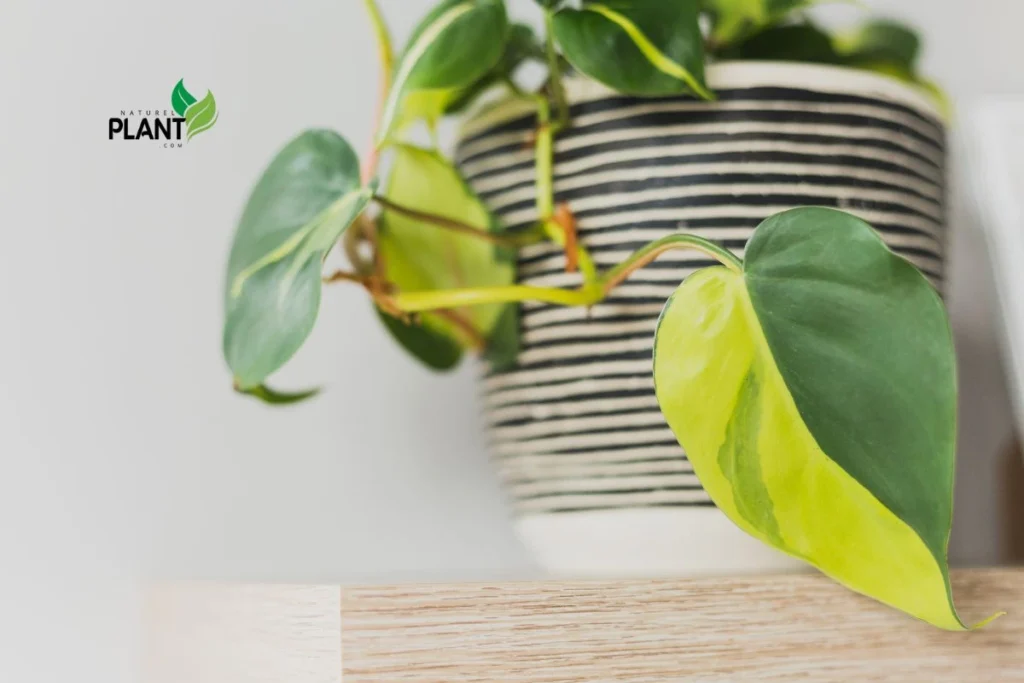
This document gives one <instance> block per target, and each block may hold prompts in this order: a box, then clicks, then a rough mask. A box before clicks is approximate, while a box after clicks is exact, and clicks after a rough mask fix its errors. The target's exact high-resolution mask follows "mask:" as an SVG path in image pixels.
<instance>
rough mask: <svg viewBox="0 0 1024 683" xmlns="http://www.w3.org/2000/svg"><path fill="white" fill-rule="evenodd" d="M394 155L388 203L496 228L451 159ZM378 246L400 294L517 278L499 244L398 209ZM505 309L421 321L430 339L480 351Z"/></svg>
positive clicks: (431, 362)
mask: <svg viewBox="0 0 1024 683" xmlns="http://www.w3.org/2000/svg"><path fill="white" fill-rule="evenodd" d="M395 152H396V154H395V160H394V166H393V167H392V172H391V177H390V179H389V182H388V193H387V198H388V200H390V201H391V202H394V203H396V204H398V205H400V206H403V207H406V208H409V209H414V210H417V211H421V212H425V213H429V214H434V215H437V216H442V217H445V218H448V219H451V220H456V221H460V222H461V223H464V224H467V225H472V226H476V227H478V228H479V229H480V230H481V231H482V232H487V231H489V230H490V229H491V227H492V219H491V216H490V214H489V213H488V212H487V209H486V208H484V206H483V204H482V203H481V202H480V200H479V199H478V198H477V197H476V196H475V195H474V194H473V192H472V191H471V190H470V189H469V187H468V186H467V185H466V184H465V182H464V181H463V179H462V177H461V176H460V175H459V173H458V171H457V170H456V169H455V168H454V167H452V165H451V164H450V163H449V162H448V161H447V160H446V159H444V158H443V157H441V156H440V155H439V154H437V153H435V152H432V151H427V150H423V149H419V148H416V147H412V146H408V145H398V146H396V147H395ZM379 247H380V253H381V256H382V257H383V260H384V264H385V267H386V272H387V278H388V280H390V281H391V282H393V283H394V284H396V285H397V286H398V288H399V290H400V291H402V292H422V291H429V290H443V289H459V288H467V287H496V286H502V285H509V284H511V283H512V281H513V279H514V277H515V272H514V266H513V263H512V262H511V261H510V260H509V259H508V258H503V257H502V254H501V253H500V251H499V249H498V248H496V247H495V246H494V245H493V244H490V243H489V242H486V241H484V240H480V239H476V238H473V237H471V236H466V235H460V234H457V233H453V232H449V231H446V230H443V229H441V228H439V227H437V226H435V225H430V224H427V223H424V222H422V221H420V220H417V219H415V218H410V217H408V216H406V215H402V214H400V213H398V212H395V211H389V210H385V211H384V212H383V214H381V218H380V234H379ZM506 307H507V305H501V304H495V305H483V306H474V307H471V308H465V309H459V310H456V311H449V312H448V313H447V314H445V313H441V314H439V313H427V314H424V315H422V316H421V317H420V321H419V323H420V324H421V325H422V328H423V330H425V331H426V332H427V333H430V334H433V335H438V336H440V337H443V338H445V339H448V340H450V341H454V342H456V343H457V344H458V345H459V346H460V347H474V346H479V345H480V341H481V340H484V341H486V340H487V339H488V338H489V337H490V335H491V333H492V331H493V330H494V329H495V326H496V325H497V323H498V321H499V319H500V318H501V316H502V313H503V311H504V309H505V308H506ZM453 316H454V317H453ZM394 331H395V330H393V329H392V332H393V333H394ZM396 337H398V341H399V342H400V343H402V344H403V346H405V348H406V349H407V350H408V351H410V352H411V353H413V354H414V355H415V356H417V357H418V358H420V360H422V361H423V362H424V363H426V364H427V365H428V366H430V367H434V368H438V367H439V363H438V362H437V361H436V359H431V358H429V357H427V356H426V355H424V354H423V353H422V348H423V346H422V345H420V344H417V345H414V344H412V343H410V339H408V338H403V337H402V336H401V335H396ZM435 346H437V345H435ZM451 365H454V363H452V364H451ZM451 365H448V367H451Z"/></svg>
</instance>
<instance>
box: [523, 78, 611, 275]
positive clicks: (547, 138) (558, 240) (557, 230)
mask: <svg viewBox="0 0 1024 683" xmlns="http://www.w3.org/2000/svg"><path fill="white" fill-rule="evenodd" d="M536 154H537V157H536V162H535V166H536V174H537V215H538V216H539V217H540V225H541V229H542V230H543V231H544V232H545V233H546V234H547V236H548V237H549V238H550V239H551V241H552V242H554V243H555V244H557V245H558V246H560V247H565V233H564V232H563V231H562V227H561V226H560V225H559V224H558V223H557V222H556V221H555V220H554V218H553V216H554V213H555V130H554V128H553V127H552V125H551V105H549V104H548V101H547V98H545V97H538V98H537V150H536ZM576 253H577V257H576V260H577V262H578V264H579V267H580V272H581V273H582V274H583V281H584V282H585V283H586V284H587V285H593V284H594V283H595V282H596V281H597V267H596V266H595V265H594V260H593V259H592V258H591V257H590V253H589V252H588V251H587V250H586V248H584V247H583V246H579V247H578V248H577V250H576Z"/></svg>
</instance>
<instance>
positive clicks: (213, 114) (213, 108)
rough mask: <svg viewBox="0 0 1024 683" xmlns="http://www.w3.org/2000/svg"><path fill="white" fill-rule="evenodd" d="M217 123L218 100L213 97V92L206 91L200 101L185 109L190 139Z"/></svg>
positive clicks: (186, 126)
mask: <svg viewBox="0 0 1024 683" xmlns="http://www.w3.org/2000/svg"><path fill="white" fill-rule="evenodd" d="M215 123H217V102H216V100H214V99H213V93H212V92H210V91H207V92H206V97H204V98H203V99H202V100H200V101H199V102H195V103H193V104H191V105H189V107H188V109H186V110H185V129H186V130H187V132H188V139H189V140H191V139H192V138H193V137H195V136H196V135H198V134H199V133H202V132H203V131H206V130H209V129H210V128H212V127H213V124H215Z"/></svg>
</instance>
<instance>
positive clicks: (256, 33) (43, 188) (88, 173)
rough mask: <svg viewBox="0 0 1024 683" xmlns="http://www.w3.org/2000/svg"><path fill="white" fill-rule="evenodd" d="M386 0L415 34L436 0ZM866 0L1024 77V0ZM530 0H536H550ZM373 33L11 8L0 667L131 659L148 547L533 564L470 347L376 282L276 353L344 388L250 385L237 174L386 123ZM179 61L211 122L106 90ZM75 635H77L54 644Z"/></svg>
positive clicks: (497, 567)
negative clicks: (398, 313)
mask: <svg viewBox="0 0 1024 683" xmlns="http://www.w3.org/2000/svg"><path fill="white" fill-rule="evenodd" d="M382 1H383V5H384V6H385V9H386V10H387V12H388V14H389V16H390V17H391V18H392V23H393V24H394V28H395V30H396V32H397V33H398V34H399V35H404V34H405V33H406V32H407V31H408V30H409V29H410V27H411V25H412V24H413V23H414V21H415V20H416V18H417V17H418V16H419V15H420V14H422V12H423V11H424V8H425V7H427V6H428V4H430V3H429V2H428V0H382ZM869 4H872V5H876V6H879V7H881V6H883V5H885V6H887V9H888V11H891V12H892V13H893V14H896V15H900V16H904V17H906V18H909V19H911V20H913V21H914V22H916V23H917V24H918V25H920V26H921V27H922V28H923V30H924V31H925V32H926V33H927V35H928V37H929V44H930V48H929V49H928V52H927V58H926V67H927V70H928V71H929V72H930V73H932V74H933V75H934V76H935V77H937V78H938V79H939V80H940V81H941V82H942V83H943V84H944V85H945V86H946V87H947V89H948V90H949V92H950V93H951V94H953V96H954V97H955V98H957V99H958V100H960V101H961V102H963V101H966V100H968V99H970V98H972V97H975V96H977V95H979V94H981V93H989V92H1006V91H1012V92H1021V91H1024V71H1022V70H1021V69H1020V65H1021V64H1022V63H1024V45H1022V43H1021V41H1020V40H1019V38H1018V35H1017V34H1018V27H1019V26H1020V25H1021V24H1022V22H1024V5H1022V4H1021V3H1020V2H1017V1H1016V0H975V1H974V2H972V3H959V2H935V0H903V1H900V2H891V3H882V2H873V3H869ZM512 6H513V8H514V10H515V12H516V13H517V14H520V15H521V16H522V15H529V16H533V3H532V2H531V1H530V0H515V1H513V2H512ZM844 11H845V10H844ZM374 54H375V53H374V46H373V43H372V34H371V31H370V30H369V29H368V27H367V24H366V21H365V19H364V17H363V14H362V9H361V3H359V2H358V1H357V0H290V1H289V2H259V1H255V0H247V1H243V0H178V1H177V2H174V3H166V2H155V1H150V2H143V1H142V0H96V1H94V2H87V3H86V2H70V1H67V2H51V3H44V2H29V1H27V0H24V1H23V0H14V2H13V4H12V2H11V0H6V2H4V3H3V7H2V8H0V76H2V78H0V86H2V90H0V124H2V125H0V131H2V133H0V231H2V232H0V234H2V235H3V238H4V240H3V245H4V248H0V314H2V315H0V320H2V321H3V323H2V326H0V359H2V361H0V458H2V459H0V462H2V469H0V543H2V545H0V547H2V548H3V553H2V556H0V567H2V569H0V605H3V608H2V609H0V612H2V613H3V616H0V679H2V680H19V681H32V680H47V681H48V680H56V679H57V672H58V671H74V672H75V675H76V676H77V678H78V679H79V680H103V681H105V682H106V681H117V680H128V677H129V675H130V674H129V672H130V671H131V655H130V653H131V652H132V645H133V640H132V638H133V633H134V631H133V629H132V627H131V623H132V622H131V621H130V619H131V616H132V614H133V611H134V609H135V602H134V599H135V592H134V591H135V587H134V584H133V583H132V579H133V578H134V577H137V576H141V575H162V576H187V577H206V578H238V579H261V580H271V579H273V580H289V581H317V580H321V581H339V580H359V579H363V580H369V579H372V580H378V581H379V580H387V579H391V578H410V577H412V578H442V577H443V578H478V579H480V578H493V577H500V576H515V577H525V576H531V575H533V573H534V570H533V569H532V565H531V562H530V560H529V558H528V557H526V556H525V554H524V553H523V551H522V550H521V548H520V546H519V545H518V544H517V542H516V541H515V539H514V538H513V536H512V534H511V532H510V529H509V527H508V525H507V524H506V521H505V519H506V517H505V515H506V511H505V508H504V504H503V501H502V499H501V495H500V492H499V490H498V488H497V486H496V483H495V480H494V477H493V475H492V472H491V470H490V468H489V467H488V464H487V460H486V455H485V452H484V443H483V439H482V437H481V435H480V433H479V431H478V421H477V417H476V407H475V405H474V394H475V390H474V386H473V370H472V368H471V367H467V368H464V369H463V371H461V372H459V373H458V375H456V376H455V377H453V378H438V377H435V376H432V375H430V374H427V373H426V372H425V371H422V370H420V369H419V368H418V367H416V366H415V365H414V364H413V363H412V362H411V361H409V360H407V359H406V358H405V357H404V356H403V355H402V354H401V353H400V352H399V351H397V350H396V349H395V348H394V347H393V346H392V344H391V343H390V340H388V339H387V338H386V337H385V335H384V334H383V332H382V331H381V330H380V329H378V326H377V325H376V323H375V321H374V320H373V318H372V316H371V315H370V312H369V308H368V304H367V302H366V301H365V297H363V296H362V295H361V293H360V292H358V291H355V290H354V289H344V288H339V289H337V290H333V291H331V292H330V293H329V294H328V295H327V300H326V306H325V311H324V313H323V315H322V317H321V321H320V324H319V327H318V329H317V332H316V335H315V337H314V339H313V341H312V343H311V344H310V345H309V347H308V348H307V349H305V350H304V351H303V352H302V354H301V355H300V357H299V358H298V359H297V360H296V361H295V362H294V363H293V364H292V365H291V366H290V367H289V368H288V370H287V372H286V373H284V374H283V376H282V377H281V378H280V379H279V383H280V384H282V385H290V386H305V385H308V384H312V383H317V382H321V381H322V382H325V383H326V384H327V386H328V391H327V393H325V394H324V396H323V397H322V398H321V399H319V400H318V401H316V402H315V403H313V404H310V405H307V406H305V407H303V408H300V409H297V410H287V411H277V412H271V411H268V410H266V409H264V408H262V407H261V406H259V405H257V404H255V403H251V402H247V401H243V400H240V399H238V398H236V397H235V396H233V395H232V394H231V392H230V391H229V386H228V375H227V372H226V371H225V369H224V367H223V365H222V361H221V358H220V353H219V338H220V323H221V321H220V295H219V292H220V288H221V278H222V272H221V271H222V267H223V263H224V258H225V252H226V249H227V246H228V240H229V238H230V233H231V230H232V226H233V224H234V222H235V220H236V218H237V215H238V212H239V208H240V203H241V201H242V198H243V196H244V194H245V192H246V191H247V189H248V188H249V186H250V184H251V183H252V182H253V180H254V179H255V177H256V176H257V174H258V171H259V169H260V168H261V166H262V165H263V164H264V163H265V162H266V161H267V160H268V158H269V157H270V155H271V154H272V153H273V151H274V150H275V149H276V148H277V147H279V146H280V145H281V144H282V142H283V141H284V140H286V139H287V138H288V137H289V136H291V135H292V134H294V133H295V132H297V131H299V130H300V129H302V128H304V127H308V126H331V127H337V128H338V129H340V130H342V131H344V133H345V134H346V135H347V136H348V137H349V138H350V139H352V140H354V141H361V140H365V139H366V138H367V137H368V136H369V133H370V116H371V110H372V98H373V93H374V87H375V84H376V80H377V76H376V72H375V56H374ZM182 77H184V78H185V80H186V83H187V84H189V86H190V87H193V88H194V89H199V90H201V91H202V89H204V88H210V89H212V90H213V91H214V93H215V95H216V98H217V100H218V102H219V108H220V112H221V118H220V121H219V122H218V123H217V125H216V126H215V128H214V129H213V130H212V131H210V132H209V133H206V134H204V135H202V136H201V137H199V138H196V140H195V141H194V142H193V143H191V144H190V145H189V146H188V148H187V149H184V150H176V151H173V152H171V151H165V150H162V149H159V148H158V147H157V146H155V145H149V144H143V143H124V142H110V141H108V140H107V139H106V121H107V118H108V117H110V116H112V115H116V114H117V112H119V110H120V109H122V108H130V107H142V108H147V107H148V108H152V107H158V106H159V107H163V106H166V103H167V100H168V97H169V94H170V89H171V87H172V86H173V84H174V83H175V82H176V81H177V80H178V79H179V78H182ZM957 199H958V204H959V206H960V209H959V210H958V211H957V214H956V215H957V219H956V220H955V221H954V228H955V236H954V240H953V266H952V269H953V275H952V277H953V284H952V295H951V305H952V310H953V318H954V322H955V327H956V333H957V340H958V343H959V345H960V353H961V356H962V359H961V360H962V383H963V400H962V408H963V415H962V432H963V434H962V446H963V447H962V459H961V476H960V483H959V489H958V495H957V504H958V512H957V515H958V517H957V523H956V532H955V538H954V546H953V553H954V557H955V558H956V559H958V560H959V561H961V562H969V563H989V562H993V561H996V560H998V558H999V549H998V545H997V543H996V540H995V539H996V531H997V529H996V518H995V512H994V505H993V503H992V500H991V496H990V495H989V494H990V491H991V490H992V487H993V486H994V484H995V474H994V471H995V470H994V468H993V466H992V464H991V462H992V457H993V454H994V453H995V452H996V451H997V450H998V449H999V448H1001V447H1002V446H1003V444H1004V443H1005V441H1006V440H1007V438H1008V436H1009V434H1010V429H1011V428H1010V413H1009V409H1008V406H1007V399H1006V396H1005V388H1004V380H1003V371H1002V368H1001V366H1000V362H999V358H998V348H997V343H996V339H997V337H996V335H995V333H994V329H993V312H992V311H993V303H992V300H993V298H992V292H991V284H990V282H989V279H988V275H987V271H988V266H987V264H986V262H985V259H984V255H983V254H984V250H983V248H982V246H981V245H980V244H978V243H977V240H978V237H979V236H978V234H977V229H976V227H975V225H974V222H973V219H972V216H971V212H970V211H969V210H968V208H966V205H965V203H964V202H963V201H962V197H960V196H959V195H958V197H957ZM4 622H7V623H6V624H5V623H4ZM11 629H13V630H11ZM13 636H16V637H13ZM54 643H60V644H61V647H62V648H63V650H62V651H63V653H64V654H63V655H62V656H59V657H54V656H52V655H47V656H44V655H43V653H44V652H50V651H52V650H50V649H49V648H50V647H52V645H53V644H54ZM22 667H24V668H22ZM14 671H19V672H21V675H20V676H18V677H15V676H14V675H13V674H11V675H9V676H4V675H3V674H4V673H6V672H14Z"/></svg>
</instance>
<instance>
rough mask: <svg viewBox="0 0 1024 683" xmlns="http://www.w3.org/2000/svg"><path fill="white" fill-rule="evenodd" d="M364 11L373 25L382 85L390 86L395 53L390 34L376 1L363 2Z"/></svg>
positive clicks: (366, 0) (365, 0)
mask: <svg viewBox="0 0 1024 683" xmlns="http://www.w3.org/2000/svg"><path fill="white" fill-rule="evenodd" d="M363 4H364V5H366V11H367V13H369V15H370V22H371V23H372V24H373V31H374V33H375V34H376V37H377V50H378V52H379V55H380V66H381V70H382V71H383V72H384V84H385V85H390V81H391V72H392V71H394V65H395V51H394V48H392V46H391V34H390V33H389V32H388V26H387V24H386V23H385V22H384V15H383V14H381V11H380V7H378V6H377V0H363Z"/></svg>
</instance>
